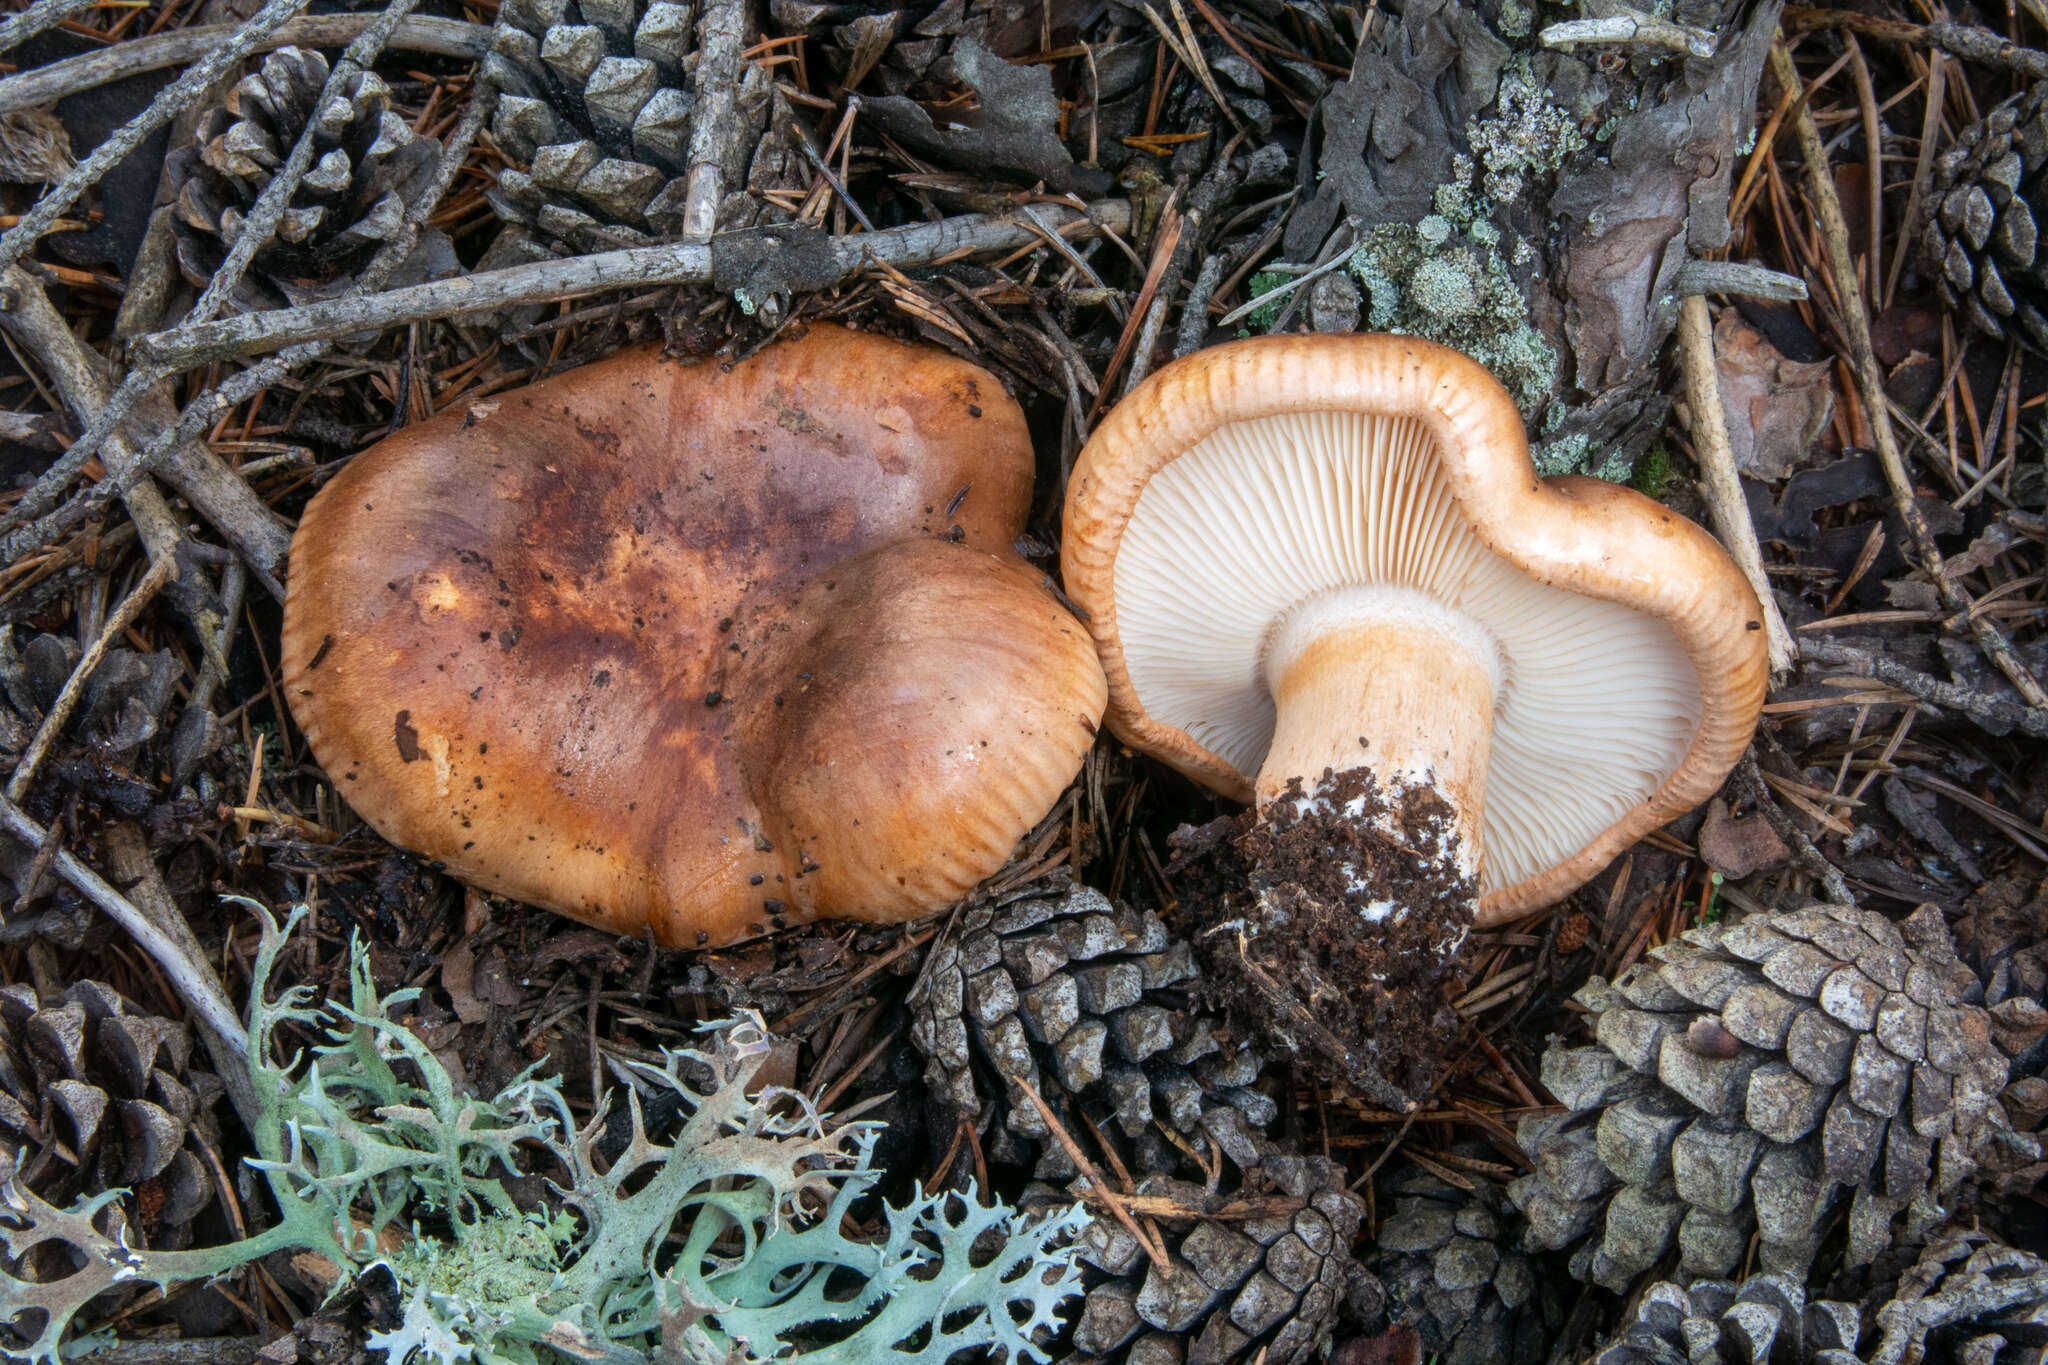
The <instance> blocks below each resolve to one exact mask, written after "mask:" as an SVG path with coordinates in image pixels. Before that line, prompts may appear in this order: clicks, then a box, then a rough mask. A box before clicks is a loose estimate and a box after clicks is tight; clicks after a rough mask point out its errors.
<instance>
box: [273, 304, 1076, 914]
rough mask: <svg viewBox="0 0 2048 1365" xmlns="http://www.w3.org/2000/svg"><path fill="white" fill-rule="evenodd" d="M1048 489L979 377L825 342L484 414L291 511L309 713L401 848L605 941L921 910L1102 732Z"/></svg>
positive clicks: (446, 425)
mask: <svg viewBox="0 0 2048 1365" xmlns="http://www.w3.org/2000/svg"><path fill="white" fill-rule="evenodd" d="M1031 468H1032V456H1031V447H1030V440H1029V436H1028V434H1027V432H1026V430H1025V426H1024V418H1023V414H1022V413H1021V411H1019V409H1018V408H1017V406H1016V404H1015V403H1014V402H1012V401H1011V400H1010V399H1009V398H1008V397H1007V396H1006V395H1005V394H1004V392H1003V390H1002V387H1001V385H1000V384H999V383H998V382H997V381H996V380H995V379H994V378H992V377H991V376H990V375H988V374H987V373H985V372H984V371H982V370H979V369H976V368H974V367H973V366H970V365H967V364H964V363H962V362H959V361H956V360H953V359H951V358H950V357H947V356H945V355H943V354H941V353H938V352H935V351H931V350H927V349H922V348H913V347H909V346H904V345H901V344H899V343H896V342H892V341H888V340H885V339H881V338H877V337H872V336H864V335H861V334H858V333H852V332H846V331H843V330H840V329H838V328H833V327H815V328H813V329H812V330H811V331H810V332H809V334H808V335H807V336H805V337H803V338H802V339H799V340H795V341H789V342H783V343H780V344H777V345H775V346H772V347H770V348H768V349H767V350H765V351H763V352H761V353H760V354H758V355H756V356H754V357H752V358H750V359H747V360H745V361H741V362H739V363H737V364H735V365H732V366H729V367H727V366H721V365H717V364H713V363H703V364H697V365H684V364H679V363H676V362H673V361H670V360H667V359H664V358H663V357H662V356H661V355H660V354H658V353H657V352H656V351H653V350H641V351H634V352H630V353H626V354H622V355H619V356H615V357H613V358H611V359H609V360H606V361H603V362H600V363H598V364H594V365H590V366H586V367H584V368H582V369H578V370H574V371H571V372H569V373H567V374H564V375H561V376H559V377H557V378H554V379H550V380H547V381H545V382H543V383H540V384H536V385H533V386H531V387H529V388H526V389H523V390H520V391H518V392H515V393H509V394H505V395H502V396H499V397H495V398H488V399H482V400H479V401H476V402H473V403H471V404H469V405H468V406H467V408H466V409H465V410H462V411H449V412H446V413H443V414H441V415H439V416H437V417H435V418H433V419H431V420H429V421H427V422H423V423H421V424H419V425H418V426H416V427H412V428H408V429H407V430H405V431H402V432H400V433H398V434H397V435H395V436H393V437H391V438H390V439H388V440H386V441H384V442H382V443H380V444H379V445H377V446H376V447H374V448H373V449H371V450H369V451H366V452H364V453H363V454H362V455H360V456H358V457H357V458H356V459H355V460H354V461H353V462H352V463H351V464H350V465H349V466H348V467H347V468H346V469H344V470H343V471H342V472H341V473H340V474H339V475H337V476H336V477H335V479H334V480H333V481H332V482H331V483H330V484H328V486H327V487H326V488H325V489H323V490H322V491H321V493H320V494H319V496H318V497H316V498H315V499H314V500H313V502H312V504H311V505H310V506H309V507H308V508H307V510H306V515H305V517H304V519H303V520H302V521H301V523H300V526H299V532H298V536H297V538H296V540H295V541H294V542H293V546H292V559H291V578H290V591H289V596H288V599H287V601H286V605H285V625H284V678H285V686H286V690H287V695H288V697H289V700H290V703H291V708H292V712H293V714H294V716H295V717H296V718H297V720H298V722H299V724H300V726H301V727H302V728H303V729H304V730H305V732H306V737H307V739H308V741H309V742H310V743H311V745H312V748H313V752H314V754H315V755H316V756H317V757H318V758H319V760H320V762H321V764H322V765H323V766H324V767H325V768H326V770H327V772H328V773H329V775H330V776H331V777H332V779H333V781H334V784H335V787H336V788H337V790H339V791H340V792H341V793H342V795H343V796H344V797H345V798H346V799H347V800H348V802H349V804H350V805H352V806H353V807H354V808H355V809H356V811H357V812H358V813H360V814H361V815H362V816H363V818H364V819H366V820H368V821H369V822H370V824H372V825H373V826H375V827H376V828H377V830H378V831H379V832H380V833H382V834H383V835H385V837H387V838H389V839H391V840H392V841H393V842H394V843H397V844H400V845H403V846H405V847H408V848H411V849H414V850H416V851H418V852H420V853H422V854H424V855H425V856H427V857H430V858H434V859H437V860H439V861H441V862H442V863H444V864H446V865H447V867H448V868H449V869H450V870H451V871H452V872H454V873H455V874H456V875H458V876H460V877H462V878H464V879H465V880H467V881H470V882H473V883H474V884H476V885H478V886H481V887H483V888H485V889H487V890H491V891H496V892H500V893H502V894H505V895H508V896H513V897H517V898H519V899H521V900H525V901H530V902H532V903H534V904H537V905H543V906H547V907H549V908H551V909H556V910H560V911H563V912H565V913H567V914H570V915H574V916H576V917H577V918H579V919H583V920H586V921H588V922H590V923H593V924H597V925H600V926H602V927H605V928H609V929H613V930H617V931H619V932H622V933H634V934H638V933H640V932H642V931H643V929H647V930H651V931H652V932H653V934H654V935H655V937H656V938H658V939H659V940H661V941H662V942H664V943H668V944H673V945H678V946H697V945H703V944H720V943H727V942H730V941H732V940H734V939H738V938H742V937H745V936H747V935H750V934H757V933H762V932H765V931H767V930H769V929H772V928H777V927H781V926H783V925H785V924H792V923H801V922H803V921H807V920H810V919H814V918H819V917H825V916H844V917H849V918H856V919H865V920H873V921H894V920H902V919H908V918H912V917H915V916H918V915H921V914H925V913H929V912H931V911H934V910H937V909H941V908H943V907H944V906H946V905H947V904H949V903H950V902H952V901H953V900H955V899H957V898H958V897H959V896H961V895H962V894H964V893H965V892H966V891H968V890H969V889H971V888H972V887H973V886H974V884H975V883H976V882H978V881H980V880H981V879H982V878H983V877H985V876H987V875H988V874H989V873H991V872H993V871H995V870H996V869H997V868H998V867H1000V866H1001V865H1002V863H1003V861H1004V860H1005V859H1006V858H1007V857H1008V856H1009V854H1010V852H1011V849H1012V848H1013V846H1014V845H1015V843H1016V841H1017V840H1018V839H1019V838H1020V837H1021V836H1022V835H1023V834H1024V833H1025V832H1026V831H1028V830H1029V829H1030V828H1031V826H1032V825H1033V824H1034V823H1035V822H1036V821H1037V820H1038V819H1039V818H1040V816H1042V815H1043V814H1044V812H1045V811H1046V810H1048V809H1049V808H1050V807H1051V805H1052V803H1053V801H1054V800H1055V799H1056V798H1057V797H1058V795H1059V792H1060V790H1061V789H1062V788H1063V787H1064V786H1065V784H1066V783H1067V781H1068V780H1069V779H1070V778H1071V777H1072V776H1073V774H1074V772H1075V771H1076V770H1077V769H1078V767H1079V765H1080V761H1081V758H1082V756H1083V755H1084V754H1085V753H1086V751H1087V749H1088V746H1089V744H1090V742H1091V739H1092V736H1093V733H1094V727H1095V721H1096V719H1097V717H1098V716H1099V715H1100V713H1101V709H1102V704H1103V680H1102V675H1101V669H1100V667H1099V665H1098V664H1097V662H1096V659H1095V655H1094V651H1093V650H1092V649H1091V648H1090V646H1089V642H1088V638H1087V636H1086V634H1085V632H1084V631H1083V630H1082V628H1081V627H1080V625H1079V624H1078V623H1077V622H1076V621H1075V620H1074V619H1073V617H1071V616H1070V615H1069V614H1068V613H1067V612H1066V611H1065V610H1064V609H1063V608H1062V607H1061V606H1060V605H1059V603H1058V602H1057V601H1056V600H1055V598H1054V597H1053V595H1052V593H1051V592H1050V590H1049V588H1048V587H1047V586H1046V585H1045V584H1044V581H1043V576H1042V575H1040V574H1039V573H1037V572H1035V571H1033V570H1032V569H1030V568H1029V567H1028V566H1027V565H1026V564H1024V563H1023V561H1022V560H1021V559H1020V558H1019V557H1018V556H1017V554H1016V552H1015V551H1014V550H1013V549H1012V548H1011V546H1012V542H1013V541H1014V540H1015V539H1016V537H1017V535H1018V533H1019V532H1020V531H1021V530H1022V527H1023V521H1024V516H1025V512H1026V508H1027V505H1028V503H1029V500H1030V493H1031Z"/></svg>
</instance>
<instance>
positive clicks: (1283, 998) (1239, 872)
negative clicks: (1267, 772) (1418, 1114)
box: [1171, 768, 1479, 1110]
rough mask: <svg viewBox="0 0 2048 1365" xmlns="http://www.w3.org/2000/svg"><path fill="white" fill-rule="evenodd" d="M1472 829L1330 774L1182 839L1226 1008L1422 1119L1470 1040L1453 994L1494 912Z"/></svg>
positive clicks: (1188, 908)
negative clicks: (1473, 853)
mask: <svg viewBox="0 0 2048 1365" xmlns="http://www.w3.org/2000/svg"><path fill="white" fill-rule="evenodd" d="M1456 823H1457V816H1456V812H1454V811H1453V810H1452V809H1451V808H1450V806H1449V805H1448V804H1446V803H1445V802H1444V800H1443V799H1442V798H1441V797H1440V796H1438V795H1437V794H1436V793H1435V792H1433V791H1430V790H1428V789H1427V788H1412V789H1406V790H1402V789H1394V788H1388V787H1383V786H1381V785H1380V784H1379V783H1378V782H1377V781H1376V780H1375V779H1374V777H1373V774H1372V772H1371V770H1370V769H1367V768H1353V769H1350V770H1348V771H1345V772H1341V773H1337V772H1332V771H1329V770H1325V771H1324V773H1323V777H1322V780H1321V781H1320V782H1319V783H1318V784H1317V785H1316V788H1315V795H1314V797H1313V798H1309V797H1305V796H1304V794H1303V791H1302V787H1301V783H1300V782H1299V780H1297V781H1295V782H1293V783H1291V784H1290V785H1289V786H1288V789H1287V790H1286V791H1285V792H1283V793H1282V794H1281V795H1280V796H1279V797H1277V798H1276V799H1274V800H1273V801H1272V802H1271V803H1270V804H1269V805H1268V806H1267V807H1266V810H1265V812H1264V814H1263V815H1261V814H1260V813H1258V812H1254V811H1246V812H1245V813H1244V814H1242V815H1239V816H1235V817H1231V818H1228V819H1223V820H1216V821H1212V822H1210V823H1209V824H1207V825H1202V826H1184V827H1183V828H1182V829H1181V830H1179V831H1178V832H1177V833H1176V834H1175V835H1174V836H1173V838H1172V845H1173V847H1174V849H1175V852H1176V857H1175V859H1174V865H1173V868H1172V869H1171V875H1172V876H1173V877H1174V879H1175V885H1176V887H1177V888H1178V889H1179V890H1180V891H1181V894H1182V902H1183V907H1184V909H1183V913H1184V914H1185V915H1186V916H1187V917H1188V918H1187V928H1188V931H1189V933H1190V935H1191V936H1192V937H1193V938H1194V940H1195V943H1196V945H1197V947H1198V949H1199V950H1200V952H1201V954H1202V957H1203V965H1204V968H1205V972H1206V974H1207V977H1208V980H1209V983H1210V984H1209V991H1210V993H1211V994H1212V995H1213V996H1214V997H1215V999H1216V1003H1218V1004H1219V1005H1221V1006H1222V1007H1224V1008H1225V1009H1226V1010H1228V1011H1229V1012H1230V1013H1231V1014H1232V1015H1234V1016H1236V1017H1237V1018H1239V1019H1240V1020H1242V1021H1243V1022H1244V1023H1246V1024H1248V1025H1251V1026H1253V1027H1255V1028H1257V1029H1258V1030H1259V1031H1260V1032H1262V1033H1264V1034H1266V1035H1267V1036H1268V1037H1270V1038H1272V1039H1273V1040H1274V1041H1275V1042H1277V1043H1279V1044H1280V1045H1282V1046H1284V1047H1286V1048H1288V1049H1289V1050H1291V1051H1293V1052H1295V1053H1297V1054H1302V1055H1304V1056H1305V1057H1306V1058H1307V1059H1309V1060H1310V1061H1311V1064H1313V1065H1317V1066H1318V1067H1319V1069H1321V1070H1323V1071H1324V1072H1325V1073H1326V1074H1328V1075H1330V1076H1331V1077H1332V1078H1333V1079H1338V1080H1342V1081H1345V1082H1346V1083H1348V1084H1349V1085H1351V1086H1352V1088H1353V1089H1355V1090H1357V1091H1359V1092H1360V1093H1361V1094H1362V1095H1364V1096H1365V1097H1366V1098H1367V1099H1368V1100H1370V1101H1371V1102H1373V1103H1375V1104H1380V1105H1384V1106H1386V1107H1388V1108H1392V1109H1397V1110H1407V1109H1410V1108H1413V1107H1414V1106H1416V1105H1418V1104H1419V1103H1420V1102H1421V1101H1422V1100H1423V1099H1424V1098H1425V1097H1426V1096H1427V1095H1428V1094H1429V1093H1430V1091H1431V1090H1432V1089H1433V1088H1434V1087H1435V1084H1436V1081H1437V1077H1438V1072H1439V1063H1440V1062H1441V1060H1442V1058H1443V1055H1444V1053H1445V1051H1446V1050H1447V1049H1448V1048H1449V1046H1450V1045H1451V1043H1452V1042H1453V1041H1455V1039H1456V1036H1457V1030H1458V1021H1457V1016H1456V1014H1455V1013H1454V1012H1453V1011H1452V1010H1451V1008H1450V1005H1449V1003H1448V1000H1449V995H1448V992H1447V991H1446V989H1445V987H1446V986H1447V985H1448V984H1449V983H1450V981H1451V979H1452V977H1453V976H1454V974H1455V973H1456V971H1457V969H1458V965H1459V951H1460V949H1461V948H1462V947H1463V945H1464V942H1465V939H1466V936H1467V934H1469V933H1470V931H1471V928H1472V923H1473V917H1474V915H1475V913H1476V911H1477V909H1478V904H1479V887H1478V883H1477V881H1476V880H1475V879H1474V878H1473V877H1471V876H1468V875H1466V874H1464V873H1463V872H1461V871H1460V870H1459V866H1458V863H1459V860H1458V856H1457V855H1458V846H1457V835H1456V832H1455V831H1456Z"/></svg>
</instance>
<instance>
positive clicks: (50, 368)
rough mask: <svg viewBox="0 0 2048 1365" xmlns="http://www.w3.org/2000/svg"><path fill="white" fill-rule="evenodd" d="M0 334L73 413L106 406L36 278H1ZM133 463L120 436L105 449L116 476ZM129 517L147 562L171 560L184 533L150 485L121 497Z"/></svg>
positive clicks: (87, 359) (101, 387)
mask: <svg viewBox="0 0 2048 1365" xmlns="http://www.w3.org/2000/svg"><path fill="white" fill-rule="evenodd" d="M0 331H5V332H6V333H7V335H8V336H10V337H12V338H14V341H15V343H16V344H17V345H19V346H20V347H21V349H22V350H24V351H26V352H27V353H28V354H29V355H30V356H32V357H34V358H35V361H36V363H37V364H38V365H40V366H41V367H42V370H43V374H44V375H45V376H46V377H47V378H48V379H49V381H50V384H51V386H52V387H54V388H55V389H56V390H57V396H58V397H59V398H61V399H63V400H64V406H66V407H67V408H70V409H71V411H73V412H75V413H76V412H92V411H95V410H97V409H99V408H101V407H103V406H105V404H106V401H107V385H106V382H105V380H104V378H103V377H102V375H101V372H100V366H99V365H98V364H96V363H95V361H96V360H97V357H95V356H93V355H92V353H91V352H89V351H87V350H86V349H85V346H84V345H83V344H82V343H81V342H80V341H79V340H78V338H77V337H76V336H74V335H73V334H72V332H71V329H70V328H69V327H66V326H65V325H64V319H63V317H62V316H61V315H60V314H59V313H58V312H57V310H56V308H54V307H53V306H52V305H51V303H50V299H49V296H48V295H47V294H45V293H44V292H43V287H42V285H41V284H40V283H38V282H37V280H36V279H35V277H34V276H32V275H30V274H29V273H28V272H27V271H25V270H23V269H21V268H20V267H19V266H15V267H12V268H10V269H8V270H7V271H6V272H5V273H4V274H0ZM134 461H135V451H134V448H133V447H132V446H131V445H130V444H129V443H128V441H127V439H126V438H125V437H124V436H121V435H119V434H118V433H117V434H116V435H115V436H113V437H112V438H111V439H110V440H108V442H107V444H106V465H107V468H108V469H109V470H111V471H113V472H114V473H117V474H118V473H120V472H121V471H122V470H124V469H126V468H127V467H129V466H130V465H132V464H133V463H134ZM121 501H122V502H123V503H124V504H126V506H127V508H128V515H129V516H130V517H131V518H133V519H134V521H135V530H136V533H137V534H138V535H139V536H140V537H141V538H142V548H143V549H144V551H146V552H147V553H148V555H149V559H150V563H152V564H155V563H158V562H160V561H163V560H172V561H175V560H176V559H177V555H178V545H179V543H180V542H181V541H183V540H184V538H185V532H184V530H183V528H181V527H180V526H179V525H178V520H177V518H176V517H174V516H172V515H171V509H170V505H169V504H168V503H166V502H165V501H164V495H163V492H162V490H160V489H159V488H158V487H157V486H156V483H155V481H154V480H151V479H148V478H140V479H137V480H136V482H135V486H134V487H132V488H130V489H129V490H128V491H127V492H125V493H123V494H122V495H121Z"/></svg>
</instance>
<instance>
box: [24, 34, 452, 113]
mask: <svg viewBox="0 0 2048 1365" xmlns="http://www.w3.org/2000/svg"><path fill="white" fill-rule="evenodd" d="M31 13H33V11H31ZM377 18H378V16H376V15H374V14H320V15H313V16H310V17H306V18H300V19H294V20H292V21H291V22H290V23H288V24H286V25H284V26H283V27H282V28H280V29H278V30H277V31H276V32H274V33H271V34H269V35H267V36H264V37H261V38H259V39H257V41H256V42H254V43H253V44H251V45H250V46H249V49H248V51H249V53H250V54H251V55H254V54H255V53H259V52H269V51H272V50H274V49H276V48H280V47H288V46H291V45H292V44H294V43H296V44H297V45H299V46H300V47H340V46H342V45H343V44H344V43H350V42H353V41H355V39H356V38H357V36H358V35H360V34H361V33H362V31H363V30H364V29H366V28H368V27H369V26H370V25H371V24H374V23H376V22H377ZM240 29H241V25H239V24H208V25H205V26H203V27H200V28H186V29H178V30H177V31H175V32H172V33H155V34H151V35H150V36H149V37H146V38H130V39H129V40H128V41H127V42H124V43H117V44H115V45H114V46H113V47H108V48H102V49H100V50H99V51H97V52H88V53H85V54H83V55H81V56H77V57H67V58H65V59H64V60H63V61H61V62H51V63H50V64H49V65H48V66H39V67H37V68H35V69H34V70H33V71H24V72H22V73H21V74H20V75H18V76H9V77H7V78H6V79H4V80H0V114H9V113H13V112H15V111H16V110H19V109H34V108H38V107H40V106H42V105H45V104H54V103H55V102H56V101H58V100H60V99H63V98H64V97H65V96H67V95H75V94H77V93H78V92H79V91H81V90H91V89H93V88H94V87H95V86H101V85H105V84H106V83H107V82H108V81H114V80H121V79H124V78H125V77H128V76H133V75H137V74H139V73H141V72H144V71H161V70H163V69H164V68H165V67H172V66H184V65H186V64H187V63H190V62H194V61H197V60H198V59H199V58H200V57H202V56H204V55H205V54H206V53H208V52H211V51H212V50H213V49H214V48H216V47H218V46H220V44H221V43H223V42H225V41H227V40H228V39H229V38H231V37H233V36H234V35H235V34H236V33H237V32H239V31H240ZM391 46H392V47H395V48H401V49H403V50H405V51H407V52H425V53H428V54H431V55H433V56H437V57H455V58H468V59H470V60H474V59H476V58H478V57H481V56H483V54H484V53H485V52H487V51H489V50H490V46H491V30H490V26H489V25H487V24H469V23H464V22H463V21H461V20H459V19H435V18H421V17H418V16H413V17H409V18H407V19H405V20H404V21H403V22H402V23H400V24H399V26H398V28H397V30H396V31H395V32H393V33H392V35H391Z"/></svg>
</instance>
